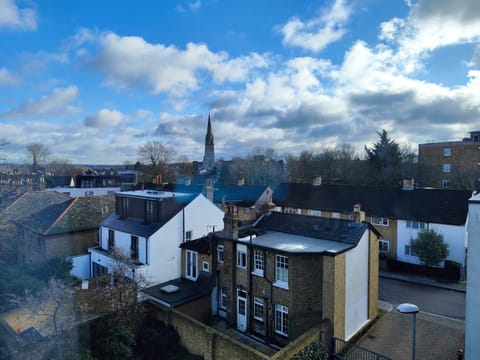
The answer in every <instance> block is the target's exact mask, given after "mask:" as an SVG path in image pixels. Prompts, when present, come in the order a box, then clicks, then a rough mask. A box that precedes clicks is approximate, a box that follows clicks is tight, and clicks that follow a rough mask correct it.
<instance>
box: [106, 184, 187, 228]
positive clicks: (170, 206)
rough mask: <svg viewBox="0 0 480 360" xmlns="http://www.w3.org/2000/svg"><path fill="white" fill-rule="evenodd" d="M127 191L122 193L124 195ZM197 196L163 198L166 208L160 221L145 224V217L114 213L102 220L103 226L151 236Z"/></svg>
mask: <svg viewBox="0 0 480 360" xmlns="http://www.w3.org/2000/svg"><path fill="white" fill-rule="evenodd" d="M123 194H125V193H122V196H123ZM195 198H196V197H194V196H175V197H170V198H167V199H164V200H163V204H164V205H165V208H164V209H163V210H162V214H163V217H162V219H160V221H158V222H152V223H149V224H145V223H144V221H143V219H137V218H132V217H129V218H126V219H125V218H121V217H120V216H119V215H117V214H116V213H113V214H112V215H110V216H109V217H108V218H106V219H105V220H104V221H103V222H102V224H101V225H102V226H105V227H108V228H110V229H113V230H118V231H121V232H126V233H129V234H134V235H137V236H140V237H149V236H151V235H153V234H154V233H155V232H157V231H158V230H159V229H160V228H161V227H162V226H163V225H165V224H166V223H167V222H168V221H170V219H172V218H173V217H174V216H175V215H177V214H178V213H179V212H180V211H181V210H182V209H183V208H185V207H186V206H187V205H188V204H190V203H191V202H192V201H193V200H194V199H195Z"/></svg>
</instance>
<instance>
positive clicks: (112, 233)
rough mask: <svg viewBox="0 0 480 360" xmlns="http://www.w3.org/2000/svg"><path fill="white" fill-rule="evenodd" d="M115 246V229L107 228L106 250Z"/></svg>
mask: <svg viewBox="0 0 480 360" xmlns="http://www.w3.org/2000/svg"><path fill="white" fill-rule="evenodd" d="M114 247H115V231H113V230H111V229H109V230H108V250H113V248H114Z"/></svg>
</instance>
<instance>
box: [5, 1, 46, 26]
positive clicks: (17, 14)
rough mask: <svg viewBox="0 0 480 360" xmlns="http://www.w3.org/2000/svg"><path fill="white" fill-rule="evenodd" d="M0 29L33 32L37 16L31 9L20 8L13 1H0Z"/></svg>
mask: <svg viewBox="0 0 480 360" xmlns="http://www.w3.org/2000/svg"><path fill="white" fill-rule="evenodd" d="M0 9H1V11H0V29H1V28H5V29H15V30H35V29H36V28H37V22H38V20H37V14H36V11H35V10H34V9H32V8H20V7H19V6H18V5H17V4H16V2H15V0H0Z"/></svg>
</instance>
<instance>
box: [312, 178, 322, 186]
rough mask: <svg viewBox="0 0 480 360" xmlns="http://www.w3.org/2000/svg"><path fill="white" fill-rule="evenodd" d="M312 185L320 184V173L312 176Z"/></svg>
mask: <svg viewBox="0 0 480 360" xmlns="http://www.w3.org/2000/svg"><path fill="white" fill-rule="evenodd" d="M312 185H313V186H320V185H322V177H321V176H320V175H316V176H314V177H313V178H312Z"/></svg>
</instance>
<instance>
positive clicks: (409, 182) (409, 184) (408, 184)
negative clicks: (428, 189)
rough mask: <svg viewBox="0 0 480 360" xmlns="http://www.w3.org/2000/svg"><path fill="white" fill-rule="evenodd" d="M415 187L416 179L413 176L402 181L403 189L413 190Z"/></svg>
mask: <svg viewBox="0 0 480 360" xmlns="http://www.w3.org/2000/svg"><path fill="white" fill-rule="evenodd" d="M414 188H415V180H414V179H413V178H405V179H403V183H402V190H413V189H414Z"/></svg>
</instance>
